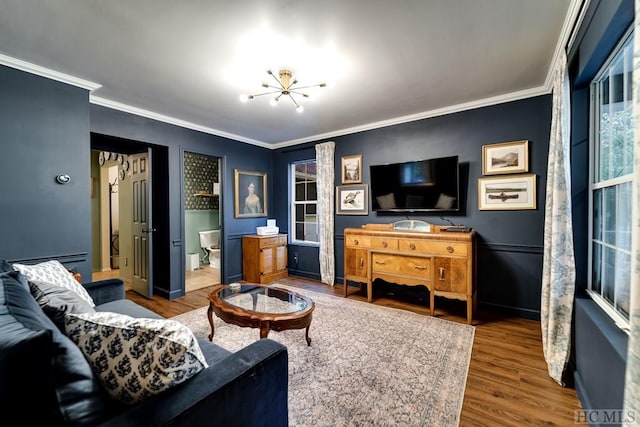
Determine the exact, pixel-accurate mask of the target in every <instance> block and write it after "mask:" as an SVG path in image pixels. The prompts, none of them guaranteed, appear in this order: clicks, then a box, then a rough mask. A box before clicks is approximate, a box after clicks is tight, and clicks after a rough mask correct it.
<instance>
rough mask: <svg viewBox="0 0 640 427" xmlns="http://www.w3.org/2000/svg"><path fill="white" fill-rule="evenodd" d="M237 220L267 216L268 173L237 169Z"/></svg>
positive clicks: (235, 203) (235, 201) (235, 194)
mask: <svg viewBox="0 0 640 427" xmlns="http://www.w3.org/2000/svg"><path fill="white" fill-rule="evenodd" d="M234 172H235V179H234V184H235V193H234V207H235V217H236V218H252V217H260V216H267V173H266V172H254V171H245V170H240V169H235V171H234Z"/></svg>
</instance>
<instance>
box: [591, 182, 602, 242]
mask: <svg viewBox="0 0 640 427" xmlns="http://www.w3.org/2000/svg"><path fill="white" fill-rule="evenodd" d="M593 238H594V239H595V240H602V189H598V190H595V191H594V192H593Z"/></svg>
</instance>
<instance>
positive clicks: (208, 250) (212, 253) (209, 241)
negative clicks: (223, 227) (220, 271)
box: [198, 230, 220, 268]
mask: <svg viewBox="0 0 640 427" xmlns="http://www.w3.org/2000/svg"><path fill="white" fill-rule="evenodd" d="M198 234H199V235H200V247H201V248H202V251H203V253H204V256H203V257H202V262H204V263H206V262H207V259H208V260H209V267H211V268H220V230H205V231H199V232H198Z"/></svg>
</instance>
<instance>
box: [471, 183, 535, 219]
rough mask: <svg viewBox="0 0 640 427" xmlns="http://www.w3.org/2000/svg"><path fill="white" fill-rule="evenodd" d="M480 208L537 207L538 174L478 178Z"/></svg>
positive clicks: (495, 209) (498, 209) (483, 209)
mask: <svg viewBox="0 0 640 427" xmlns="http://www.w3.org/2000/svg"><path fill="white" fill-rule="evenodd" d="M478 209H479V210H481V211H491V210H493V211H504V210H514V209H521V210H522V209H536V175H535V174H523V175H510V176H495V177H488V178H478Z"/></svg>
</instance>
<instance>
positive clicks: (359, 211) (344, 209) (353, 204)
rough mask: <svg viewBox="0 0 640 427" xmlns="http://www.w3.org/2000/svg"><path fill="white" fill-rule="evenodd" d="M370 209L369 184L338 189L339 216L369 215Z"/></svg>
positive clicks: (337, 210)
mask: <svg viewBox="0 0 640 427" xmlns="http://www.w3.org/2000/svg"><path fill="white" fill-rule="evenodd" d="M368 208H369V186H368V185H367V184H360V185H340V186H338V187H336V214H337V215H367V214H368V212H369V209H368Z"/></svg>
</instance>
